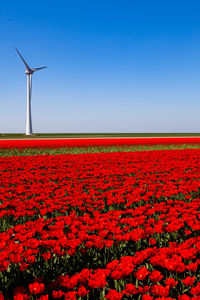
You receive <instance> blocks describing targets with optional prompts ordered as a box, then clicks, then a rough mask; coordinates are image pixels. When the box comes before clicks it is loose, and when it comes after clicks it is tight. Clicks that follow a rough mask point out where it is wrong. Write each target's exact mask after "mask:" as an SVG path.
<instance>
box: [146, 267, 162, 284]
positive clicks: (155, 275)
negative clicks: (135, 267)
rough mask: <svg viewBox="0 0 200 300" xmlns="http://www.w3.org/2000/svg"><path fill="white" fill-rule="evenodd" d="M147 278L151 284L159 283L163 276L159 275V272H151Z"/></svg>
mask: <svg viewBox="0 0 200 300" xmlns="http://www.w3.org/2000/svg"><path fill="white" fill-rule="evenodd" d="M149 278H150V279H151V280H152V281H153V282H159V281H160V280H161V279H162V278H163V275H162V274H161V272H160V271H156V270H155V271H152V272H151V274H150V275H149Z"/></svg>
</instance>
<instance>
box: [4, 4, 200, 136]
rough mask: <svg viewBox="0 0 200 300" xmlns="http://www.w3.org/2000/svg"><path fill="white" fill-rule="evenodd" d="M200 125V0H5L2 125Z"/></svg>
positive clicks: (62, 128) (193, 128)
mask: <svg viewBox="0 0 200 300" xmlns="http://www.w3.org/2000/svg"><path fill="white" fill-rule="evenodd" d="M15 46H16V47H17V48H18V49H19V51H20V52H21V53H22V55H23V56H24V58H25V59H26V60H27V62H28V63H29V64H30V66H31V67H39V66H44V65H47V66H48V69H45V70H41V71H39V72H37V73H35V74H34V75H33V94H32V120H33V131H34V132H200V1H199V0H196V1H195V0H190V1H188V0H187V1H184V0H181V1H179V0H176V1H174V0H166V1H161V0H157V1H154V0H151V1H149V0H63V1H61V0H57V1H51V0H48V1H46V0H34V1H27V0H26V1H24V0H19V1H16V0H7V1H5V0H4V1H1V3H0V132H25V124H26V76H25V74H24V71H25V67H24V65H23V63H22V61H21V60H20V58H19V57H18V55H17V53H16V51H15V50H14V48H13V47H15Z"/></svg>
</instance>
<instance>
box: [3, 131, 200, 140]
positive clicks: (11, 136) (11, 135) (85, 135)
mask: <svg viewBox="0 0 200 300" xmlns="http://www.w3.org/2000/svg"><path fill="white" fill-rule="evenodd" d="M190 136H191V137H195V136H200V133H178V132H176V133H170V132H169V133H35V134H33V135H31V136H26V135H25V134H24V133H0V139H34V138H100V137H102V138H109V137H190Z"/></svg>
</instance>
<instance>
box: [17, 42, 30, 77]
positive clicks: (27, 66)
mask: <svg viewBox="0 0 200 300" xmlns="http://www.w3.org/2000/svg"><path fill="white" fill-rule="evenodd" d="M15 50H16V51H17V53H18V54H19V56H20V57H21V59H22V61H23V63H24V64H25V66H26V68H27V70H28V71H30V70H31V68H30V67H29V65H28V64H27V62H26V61H25V60H24V58H23V57H22V56H21V54H20V53H19V51H18V50H17V48H16V47H15Z"/></svg>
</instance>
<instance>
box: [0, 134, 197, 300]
mask: <svg viewBox="0 0 200 300" xmlns="http://www.w3.org/2000/svg"><path fill="white" fill-rule="evenodd" d="M152 140H153V139H152ZM23 142H24V141H23ZM28 142H29V141H28ZM193 143H194V142H193ZM0 182H1V185H0V229H1V231H0V241H1V243H0V299H13V298H14V299H20V300H21V299H113V300H114V299H124V300H125V299H143V300H145V299H146V300H148V299H179V300H185V299H186V300H187V299H200V275H199V274H200V272H199V271H200V236H199V232H200V195H199V191H200V150H199V149H185V150H164V151H140V152H127V153H126V152H116V153H95V154H79V155H77V154H76V155H72V154H65V155H34V156H19V157H16V156H12V157H0Z"/></svg>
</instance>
